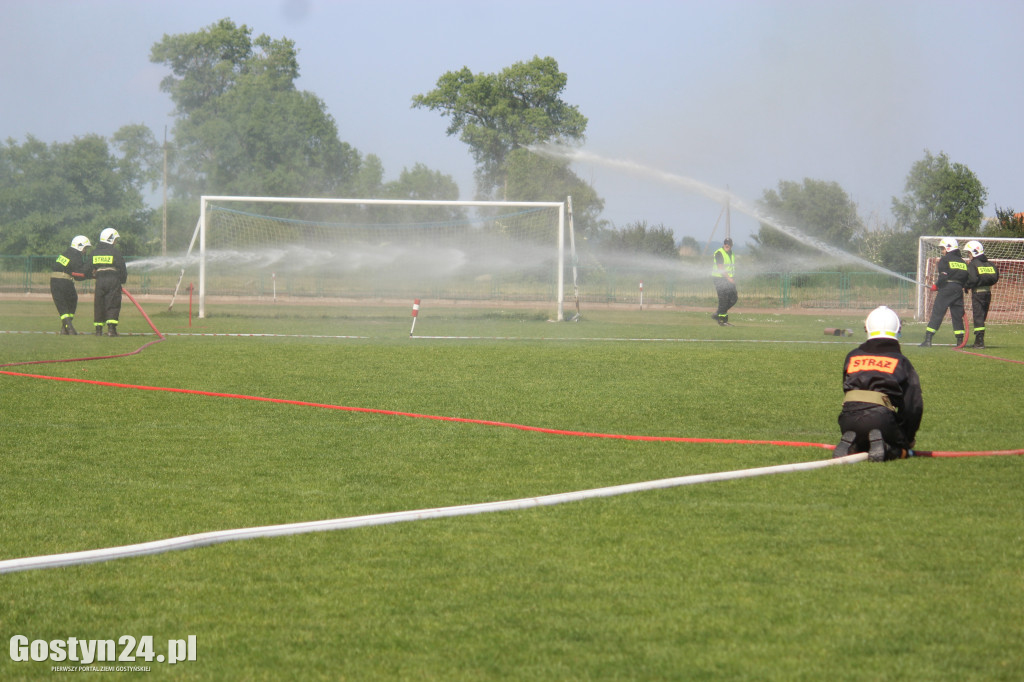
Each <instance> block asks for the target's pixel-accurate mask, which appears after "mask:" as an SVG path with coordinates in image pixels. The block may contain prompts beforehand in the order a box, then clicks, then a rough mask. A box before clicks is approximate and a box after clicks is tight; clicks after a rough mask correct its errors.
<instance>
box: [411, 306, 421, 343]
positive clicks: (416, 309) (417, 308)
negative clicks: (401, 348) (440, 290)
mask: <svg viewBox="0 0 1024 682" xmlns="http://www.w3.org/2000/svg"><path fill="white" fill-rule="evenodd" d="M419 314H420V299H418V298H417V299H414V300H413V302H412V327H411V328H410V329H409V336H412V332H413V330H414V329H416V318H417V317H419Z"/></svg>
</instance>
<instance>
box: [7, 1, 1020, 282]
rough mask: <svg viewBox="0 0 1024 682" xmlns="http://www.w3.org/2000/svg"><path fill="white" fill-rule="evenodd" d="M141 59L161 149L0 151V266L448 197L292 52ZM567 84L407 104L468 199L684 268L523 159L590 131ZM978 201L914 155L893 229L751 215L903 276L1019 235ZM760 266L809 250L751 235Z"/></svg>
mask: <svg viewBox="0 0 1024 682" xmlns="http://www.w3.org/2000/svg"><path fill="white" fill-rule="evenodd" d="M150 61H152V62H153V63H156V64H162V65H164V66H165V67H167V69H168V72H169V73H168V75H167V76H166V77H165V78H164V79H163V81H162V82H161V84H160V88H161V90H162V91H163V92H165V93H167V94H168V96H169V97H170V99H171V102H172V103H173V105H174V110H173V117H174V123H173V129H172V131H171V138H170V140H169V141H168V143H161V142H159V141H158V140H157V139H156V137H155V135H154V134H153V132H152V131H151V130H150V129H149V128H147V127H146V126H144V125H138V124H131V125H125V126H123V127H122V128H120V129H119V130H118V131H117V132H116V133H115V134H114V135H113V136H112V137H111V138H110V139H105V138H103V137H101V136H99V135H93V134H86V135H83V136H81V137H76V138H75V139H74V140H72V141H71V142H66V143H52V144H47V143H45V142H43V141H41V140H38V139H36V138H35V137H33V136H31V135H28V136H27V138H26V139H25V141H24V142H21V143H19V142H17V141H15V140H13V139H10V138H9V139H8V140H7V141H6V142H5V143H4V144H3V145H0V254H5V255H27V254H49V253H59V252H60V251H61V250H62V249H63V248H64V247H65V246H66V245H67V243H68V242H69V241H70V239H71V238H72V237H73V236H74V235H76V234H80V233H85V234H98V233H99V231H100V230H101V229H103V228H104V227H114V228H116V229H117V230H118V232H119V233H120V234H121V235H122V243H123V248H124V251H125V253H126V254H127V255H153V254H156V253H159V252H160V250H161V249H162V248H164V247H166V249H167V251H168V252H169V253H179V252H181V251H184V250H185V248H186V247H187V245H188V240H189V239H190V237H191V231H192V226H193V225H194V224H195V221H196V218H197V213H198V197H199V196H200V195H202V194H223V195H230V194H234V195H247V196H251V195H265V196H309V197H361V198H393V199H447V200H451V199H457V198H458V197H459V188H458V186H457V184H456V183H455V181H454V180H453V179H452V177H451V176H450V175H447V174H445V173H443V172H441V171H438V170H433V169H430V168H428V167H427V166H426V165H424V164H420V163H417V164H414V166H413V167H412V168H403V169H402V171H401V173H400V174H399V176H398V178H397V179H395V180H390V181H385V179H384V167H383V164H382V162H381V160H380V158H379V157H377V156H376V155H374V154H372V153H366V154H364V153H362V152H360V151H359V150H358V149H356V148H355V147H353V146H352V145H351V144H349V143H347V142H344V141H343V140H342V139H341V136H340V134H339V131H338V127H337V124H336V122H335V120H334V118H333V117H332V116H331V115H330V114H329V113H328V111H327V108H326V106H325V104H324V102H323V101H322V100H321V99H320V98H319V97H317V96H316V95H315V94H314V93H311V92H307V91H302V90H299V89H298V88H297V87H296V85H295V81H296V80H297V79H298V77H299V62H298V50H297V49H296V46H295V44H294V42H293V41H291V40H289V39H287V38H280V39H273V38H271V37H269V36H267V35H259V36H256V37H253V32H252V29H251V28H249V27H247V26H246V25H244V24H243V25H236V24H235V23H234V22H233V21H231V20H230V19H222V20H220V21H218V22H216V23H214V24H212V25H210V26H208V27H205V28H203V29H201V30H199V31H196V32H194V33H185V34H177V35H166V34H165V35H164V36H163V37H162V38H161V40H159V41H158V42H156V43H155V44H154V45H153V46H152V49H151V52H150ZM567 82H568V76H567V75H566V74H565V73H563V72H561V71H560V70H559V67H558V63H557V62H556V61H555V60H554V59H553V58H551V57H538V56H535V57H534V58H533V59H531V60H529V61H525V62H518V63H516V64H513V65H511V66H509V67H507V68H505V69H503V70H502V71H500V72H498V73H492V74H484V73H473V72H472V71H470V70H469V68H468V67H463V68H462V69H460V70H457V71H450V72H447V73H445V74H442V75H441V76H440V78H439V79H438V80H437V82H436V84H435V86H434V88H433V89H431V90H428V91H427V92H424V93H422V94H417V95H414V96H413V97H412V98H411V105H412V107H414V108H420V109H425V110H428V111H433V112H437V113H439V114H440V115H441V116H443V117H445V118H446V119H447V120H448V128H447V131H446V133H447V134H448V135H449V136H458V139H459V140H460V141H462V142H463V143H465V144H466V146H467V148H468V151H469V153H470V155H471V157H472V158H473V161H474V163H475V166H476V169H475V172H474V181H475V183H476V186H475V188H474V197H475V198H477V199H505V200H521V201H561V200H563V199H564V198H565V197H566V196H572V197H573V207H574V219H575V221H574V222H575V226H576V229H577V234H579V235H580V236H583V237H586V238H588V239H589V240H590V243H599V244H603V245H605V246H607V247H608V248H612V249H615V250H623V251H637V252H643V253H647V254H651V255H658V256H661V257H664V258H670V259H671V258H679V257H680V253H681V252H682V253H684V254H693V253H694V252H696V251H697V250H698V248H699V247H698V245H697V242H696V240H695V239H693V238H692V237H684V238H682V239H678V240H677V238H676V236H675V234H674V231H673V230H672V229H671V228H669V227H666V226H665V225H661V224H659V225H653V226H652V225H649V224H648V223H647V221H646V220H645V219H643V217H638V218H637V220H636V221H634V222H631V223H629V224H627V225H625V226H622V227H617V226H614V225H611V224H610V223H609V222H608V221H606V220H604V219H602V218H601V213H602V211H603V208H604V200H603V199H602V198H601V197H600V196H599V195H598V194H597V192H596V191H595V190H594V188H593V187H591V186H590V185H589V183H587V182H585V181H584V180H582V179H580V178H579V177H578V176H576V174H575V173H574V172H573V171H572V169H571V168H570V167H569V162H568V161H562V160H556V159H552V158H550V157H548V156H544V155H539V154H536V153H534V152H533V151H531V149H532V148H533V147H534V146H535V145H541V144H558V145H566V146H578V145H581V144H582V143H583V142H584V141H585V134H586V128H587V118H586V117H585V116H584V115H583V114H582V113H581V112H580V111H579V109H578V108H577V107H575V106H573V105H571V104H569V103H567V102H565V101H564V99H563V97H562V93H563V91H564V89H565V87H566V84H567ZM165 162H166V169H167V170H166V177H167V190H168V202H167V215H168V224H169V225H170V226H171V228H170V229H169V230H168V233H167V242H166V244H164V243H162V234H161V224H162V221H163V212H162V211H158V210H156V209H154V208H152V207H150V206H147V205H146V203H145V199H144V198H145V196H146V193H147V192H153V191H155V190H156V189H157V188H158V187H160V185H161V184H162V181H163V177H164V168H165ZM986 199H987V190H986V189H985V188H984V186H982V184H981V183H980V182H979V181H978V179H977V178H976V177H975V176H974V174H973V173H972V172H971V171H970V170H969V169H967V168H966V167H965V166H963V165H962V164H957V163H953V162H951V161H950V160H949V158H948V157H947V156H946V155H945V154H944V153H940V154H938V155H937V156H935V155H932V154H931V153H930V152H928V151H926V152H925V157H924V158H923V159H922V160H920V161H918V162H917V163H915V164H914V166H913V167H912V168H911V170H910V173H909V174H908V176H907V181H906V186H905V188H904V194H903V196H902V197H899V198H897V197H894V198H893V205H892V208H893V215H894V216H895V222H894V223H893V224H891V225H890V224H883V225H880V226H878V225H876V226H872V229H868V228H867V227H866V226H865V224H864V221H863V220H862V219H861V217H860V216H859V215H858V212H857V207H856V205H855V204H854V203H853V202H852V201H851V199H850V198H849V196H848V195H847V194H846V193H845V191H843V189H842V188H841V187H840V186H839V185H838V184H837V183H835V182H827V181H821V180H812V179H804V180H803V181H802V182H793V181H781V182H779V184H778V187H777V188H773V189H768V190H765V192H764V194H763V196H762V197H761V198H760V200H759V205H760V206H761V208H762V209H763V210H764V211H765V212H766V213H770V214H771V215H772V216H773V217H776V218H778V219H780V220H783V221H785V222H786V223H787V224H792V225H794V226H795V227H797V228H799V229H800V230H801V231H803V232H804V233H806V234H808V235H810V236H812V237H814V238H816V239H819V240H821V241H825V242H827V243H829V244H831V245H834V246H836V247H838V248H842V249H845V250H849V251H852V252H855V253H859V254H860V255H862V256H864V257H866V258H868V259H869V260H872V261H873V262H877V263H879V264H880V265H883V266H885V267H889V268H891V269H896V270H908V269H912V268H909V267H908V266H909V264H910V263H909V261H907V260H906V259H913V254H914V253H915V252H916V249H915V248H914V246H913V244H914V243H915V242H916V239H917V236H918V235H921V234H954V235H971V234H978V233H979V232H983V233H985V234H989V235H997V236H998V235H1004V236H1005V235H1013V236H1024V226H1022V225H1021V216H1020V214H1016V213H1015V212H1014V211H1013V210H1012V209H1010V208H1006V209H998V210H997V218H996V219H993V220H990V221H987V222H986V223H985V224H984V225H982V207H983V206H984V204H985V201H986ZM752 248H753V250H754V251H755V253H757V254H760V255H762V256H764V257H766V258H768V257H772V254H780V253H787V252H789V253H792V252H793V251H794V250H796V251H800V250H802V249H805V248H806V247H805V246H804V245H803V244H801V243H800V242H799V241H798V240H794V239H793V238H792V237H790V236H788V235H786V234H784V233H781V232H779V231H778V230H776V229H774V228H773V227H772V226H771V225H769V224H767V223H762V224H761V226H760V230H759V232H758V233H757V234H756V235H755V236H754V244H753V245H752Z"/></svg>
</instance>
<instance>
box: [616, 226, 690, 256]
mask: <svg viewBox="0 0 1024 682" xmlns="http://www.w3.org/2000/svg"><path fill="white" fill-rule="evenodd" d="M605 247H606V248H607V249H608V250H610V251H616V252H620V253H621V252H629V253H637V254H649V255H652V256H660V257H662V258H672V259H678V258H679V251H678V250H677V249H676V240H675V236H674V235H673V233H672V230H670V229H669V228H667V227H665V226H664V225H662V224H658V225H648V224H647V221H646V220H638V221H636V222H635V223H629V224H628V225H626V226H625V227H624V228H622V229H621V230H609V231H608V232H606V233H605Z"/></svg>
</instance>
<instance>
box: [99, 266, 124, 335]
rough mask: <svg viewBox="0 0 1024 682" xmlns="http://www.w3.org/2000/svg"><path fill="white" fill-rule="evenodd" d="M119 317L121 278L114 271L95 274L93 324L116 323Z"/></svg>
mask: <svg viewBox="0 0 1024 682" xmlns="http://www.w3.org/2000/svg"><path fill="white" fill-rule="evenodd" d="M120 317H121V280H120V278H119V277H118V276H117V274H116V273H111V274H109V275H107V274H104V273H102V272H101V273H99V274H98V275H96V296H95V299H94V301H93V307H92V321H93V323H94V324H98V325H103V324H117V320H118V318H120Z"/></svg>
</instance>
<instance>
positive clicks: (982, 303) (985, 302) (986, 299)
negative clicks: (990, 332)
mask: <svg viewBox="0 0 1024 682" xmlns="http://www.w3.org/2000/svg"><path fill="white" fill-rule="evenodd" d="M991 304H992V292H991V291H972V292H971V311H972V312H973V313H974V331H975V332H978V331H982V332H983V331H985V320H986V319H988V307H989V306H990V305H991Z"/></svg>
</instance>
